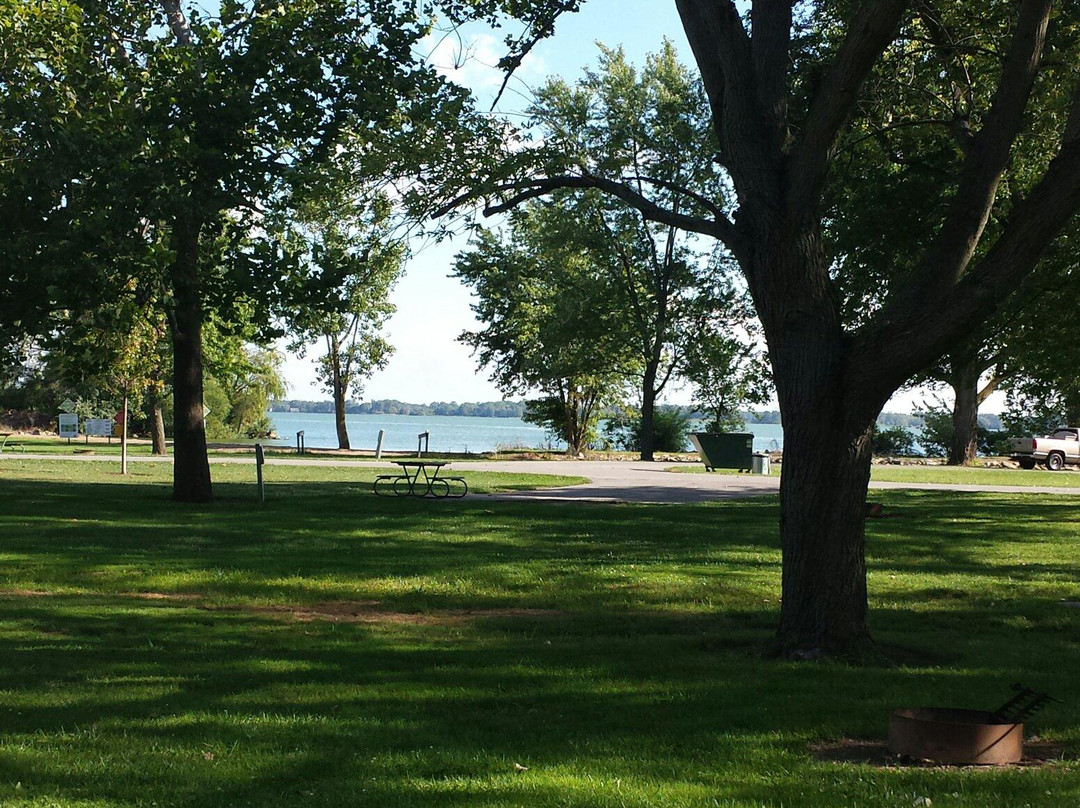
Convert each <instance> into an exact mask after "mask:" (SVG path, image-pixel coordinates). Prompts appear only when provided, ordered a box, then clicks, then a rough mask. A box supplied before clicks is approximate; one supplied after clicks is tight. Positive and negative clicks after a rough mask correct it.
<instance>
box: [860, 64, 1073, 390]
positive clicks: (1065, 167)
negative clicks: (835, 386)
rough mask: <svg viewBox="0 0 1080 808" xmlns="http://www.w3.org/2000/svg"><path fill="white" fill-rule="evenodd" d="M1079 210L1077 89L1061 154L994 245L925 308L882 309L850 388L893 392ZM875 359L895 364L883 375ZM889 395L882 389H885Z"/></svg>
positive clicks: (997, 301)
mask: <svg viewBox="0 0 1080 808" xmlns="http://www.w3.org/2000/svg"><path fill="white" fill-rule="evenodd" d="M1078 209H1080V84H1078V86H1077V88H1076V90H1075V91H1074V95H1073V102H1072V106H1071V113H1070V117H1069V120H1068V122H1067V124H1066V127H1065V135H1064V138H1063V142H1062V146H1061V149H1060V151H1059V152H1058V154H1057V156H1056V157H1055V158H1054V159H1053V160H1052V161H1051V162H1050V165H1049V166H1048V168H1047V170H1046V173H1045V174H1044V175H1043V178H1042V179H1041V180H1040V181H1039V183H1038V184H1037V185H1036V186H1035V187H1034V188H1033V189H1032V191H1031V192H1030V193H1029V194H1028V196H1027V198H1026V199H1025V200H1024V201H1023V202H1021V203H1020V204H1018V205H1017V206H1016V208H1015V209H1014V210H1013V211H1012V215H1011V216H1010V218H1009V220H1008V222H1006V224H1005V227H1004V229H1003V231H1002V233H1001V235H1000V236H999V237H998V239H997V241H996V242H995V244H994V245H993V247H991V248H990V250H989V251H988V252H987V253H986V255H985V256H984V257H983V258H982V259H981V260H980V261H979V263H978V265H977V266H975V267H974V268H972V269H969V270H968V272H967V273H966V274H965V275H964V277H963V278H962V279H961V280H960V281H959V282H958V283H957V284H956V285H955V286H953V287H952V289H950V290H947V291H946V292H944V293H943V294H942V295H940V296H939V297H937V298H936V299H934V300H933V301H932V302H931V303H928V304H927V305H924V306H921V307H916V306H912V305H907V306H905V307H903V308H902V309H901V308H898V307H891V306H887V307H886V309H885V311H883V312H882V315H881V317H880V322H881V323H882V325H881V326H879V327H878V328H876V329H871V330H868V331H867V332H866V333H864V334H861V335H859V336H857V337H856V339H855V342H854V345H853V346H852V363H851V366H850V368H851V373H852V374H853V376H852V381H851V383H852V384H859V385H873V386H878V385H881V388H880V389H883V390H884V389H886V388H887V389H889V390H891V389H894V387H895V386H896V385H899V384H901V383H903V381H904V380H905V379H907V378H908V377H909V376H911V375H912V374H913V373H915V372H916V371H918V369H919V368H920V367H924V366H925V365H927V364H929V363H930V362H932V361H934V360H935V359H936V358H937V357H938V356H940V355H941V354H943V353H945V351H946V350H948V349H949V347H950V346H951V345H953V344H955V343H956V342H957V341H958V340H959V339H961V338H962V337H963V336H964V334H965V333H966V332H968V331H969V330H970V329H971V328H972V327H974V326H975V325H976V324H977V323H979V322H980V321H981V320H984V319H985V318H986V317H987V316H989V315H990V314H991V313H993V312H994V311H995V310H997V309H999V308H1001V307H1002V306H1003V305H1004V304H1005V302H1006V300H1007V298H1008V295H1009V294H1010V293H1011V292H1012V291H1014V290H1015V289H1016V288H1017V287H1019V286H1020V285H1021V284H1022V283H1023V282H1024V281H1025V280H1026V279H1027V278H1028V276H1030V275H1031V273H1032V272H1033V271H1034V270H1035V268H1036V266H1037V265H1038V262H1039V259H1040V258H1041V257H1042V255H1043V253H1044V252H1045V250H1046V248H1047V247H1048V246H1049V245H1050V243H1051V242H1052V240H1053V239H1054V238H1055V237H1056V236H1057V235H1058V233H1060V231H1061V229H1062V228H1063V227H1064V226H1065V225H1066V224H1067V223H1068V222H1069V220H1070V219H1071V218H1072V217H1073V216H1074V215H1075V213H1076V211H1077V210H1078ZM882 356H896V357H899V358H900V359H901V361H899V362H897V363H895V365H894V364H893V363H890V365H889V367H885V366H884V365H883V363H882V362H881V361H880V358H881V357H882ZM890 384H891V385H893V387H888V385H890Z"/></svg>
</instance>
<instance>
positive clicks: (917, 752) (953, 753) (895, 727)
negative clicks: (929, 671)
mask: <svg viewBox="0 0 1080 808" xmlns="http://www.w3.org/2000/svg"><path fill="white" fill-rule="evenodd" d="M889 751H890V752H892V753H893V754H894V755H903V756H904V757H909V758H914V759H916V760H931V761H933V762H935V763H952V764H957V763H966V764H976V765H994V766H1000V765H1002V764H1005V763H1019V762H1020V760H1021V759H1022V758H1023V756H1024V725H1023V724H1017V723H1013V722H1011V721H1008V720H1007V719H1002V718H999V717H998V716H997V715H995V714H994V713H989V712H985V711H983V710H954V709H950V708H946V707H916V708H914V709H907V710H894V711H893V712H892V714H891V715H890V716H889Z"/></svg>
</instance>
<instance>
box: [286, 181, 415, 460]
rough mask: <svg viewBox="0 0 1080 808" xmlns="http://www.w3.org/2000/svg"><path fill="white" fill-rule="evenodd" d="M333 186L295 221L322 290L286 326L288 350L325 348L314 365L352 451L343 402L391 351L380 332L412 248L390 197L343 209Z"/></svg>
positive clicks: (352, 202)
mask: <svg viewBox="0 0 1080 808" xmlns="http://www.w3.org/2000/svg"><path fill="white" fill-rule="evenodd" d="M335 185H336V184H335V183H332V184H331V186H330V188H329V189H327V190H328V191H329V193H321V194H319V195H317V196H315V197H313V198H312V199H310V200H309V202H308V203H307V204H306V205H304V206H303V208H302V211H301V212H300V215H299V216H298V217H297V218H296V219H294V220H293V221H291V222H290V223H289V226H290V227H291V228H292V230H293V231H294V233H295V235H294V238H296V239H298V240H299V241H301V242H302V243H303V244H304V247H305V248H304V249H303V250H302V254H303V259H302V261H301V263H302V273H303V276H304V278H305V281H306V282H307V283H315V284H318V285H319V286H320V287H322V291H321V292H320V293H319V294H318V295H306V296H303V297H306V298H307V299H308V302H307V303H306V304H301V305H298V306H295V307H293V309H292V310H291V311H290V312H288V313H287V314H286V321H287V329H288V331H289V332H290V334H291V335H292V342H291V343H290V346H289V347H290V350H293V351H295V352H297V353H298V354H300V355H303V354H304V353H306V351H307V350H308V345H309V343H310V342H312V341H313V340H314V341H318V342H321V343H322V344H323V345H324V346H325V352H324V353H322V355H321V356H319V357H318V359H317V360H316V367H317V369H318V378H319V380H320V381H321V382H322V383H323V385H324V386H325V388H326V389H327V391H328V392H329V393H330V394H331V396H332V397H333V402H334V421H335V426H336V429H337V439H338V448H339V449H349V448H350V443H349V431H348V427H347V426H346V422H345V405H346V402H347V401H348V400H349V399H350V398H352V397H356V396H359V395H360V393H361V392H362V390H363V383H364V381H365V380H366V379H367V378H368V377H369V376H370V375H371V374H372V373H373V372H375V371H376V370H378V369H380V368H382V367H384V366H385V365H386V362H387V361H388V360H389V358H390V355H391V354H392V353H393V347H392V346H391V345H390V344H389V343H388V342H387V341H386V340H385V339H384V338H383V337H382V335H381V331H382V328H383V326H384V325H385V323H386V320H387V319H388V318H389V317H390V316H391V315H392V314H393V313H394V306H393V304H392V303H391V302H390V299H389V297H390V292H391V290H392V289H393V287H394V284H395V283H396V282H397V279H398V277H399V276H400V274H401V269H402V263H403V261H404V259H405V254H406V250H405V246H404V243H403V240H402V236H401V234H400V233H395V220H394V216H393V210H392V207H391V204H390V201H389V200H388V199H387V197H386V196H385V195H384V194H382V193H374V194H370V195H368V196H367V198H364V197H359V198H357V197H355V196H353V197H352V198H351V199H350V198H348V197H346V199H348V202H347V204H344V205H343V204H342V197H340V196H339V195H338V193H335V191H334V188H335ZM345 190H348V189H339V191H345ZM352 190H355V189H352Z"/></svg>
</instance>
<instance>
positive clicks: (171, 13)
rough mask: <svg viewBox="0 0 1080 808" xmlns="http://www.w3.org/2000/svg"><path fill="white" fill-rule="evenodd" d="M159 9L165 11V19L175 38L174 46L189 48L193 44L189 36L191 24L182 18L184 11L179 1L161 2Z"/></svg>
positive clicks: (185, 18) (168, 0)
mask: <svg viewBox="0 0 1080 808" xmlns="http://www.w3.org/2000/svg"><path fill="white" fill-rule="evenodd" d="M161 7H162V8H163V9H165V19H166V20H167V21H168V23H169V30H170V31H172V35H173V36H174V37H176V44H177V45H180V46H182V47H185V48H190V47H191V46H192V44H194V37H193V36H192V34H191V24H190V23H189V22H188V20H187V17H185V16H184V9H183V8H181V7H180V0H161Z"/></svg>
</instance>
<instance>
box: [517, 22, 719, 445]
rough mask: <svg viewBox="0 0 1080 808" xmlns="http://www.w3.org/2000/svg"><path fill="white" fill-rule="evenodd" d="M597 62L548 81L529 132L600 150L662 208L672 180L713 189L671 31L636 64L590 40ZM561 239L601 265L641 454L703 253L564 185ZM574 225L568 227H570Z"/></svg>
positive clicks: (692, 85) (699, 117) (678, 358)
mask: <svg viewBox="0 0 1080 808" xmlns="http://www.w3.org/2000/svg"><path fill="white" fill-rule="evenodd" d="M600 50H601V55H600V63H599V66H598V67H597V69H596V70H595V71H593V70H589V71H586V74H585V76H584V77H583V78H582V79H581V80H579V81H577V82H575V83H574V84H572V85H571V84H568V83H567V82H565V81H563V80H561V79H556V80H553V81H551V82H549V83H548V84H547V85H545V86H544V87H542V88H541V89H540V90H539V91H538V92H537V94H536V99H535V102H534V103H533V105H532V108H531V110H530V112H531V115H532V119H533V120H532V123H533V126H534V127H535V129H536V131H537V132H538V135H539V136H540V137H541V138H543V139H544V140H545V141H547V142H549V143H550V144H552V146H553V147H555V148H558V149H559V150H561V151H562V152H564V153H574V154H587V155H603V158H602V159H603V160H604V163H605V165H606V166H607V167H608V170H612V171H619V172H622V173H624V174H627V175H629V176H630V177H632V178H633V181H634V182H635V183H636V187H637V188H638V190H639V191H640V190H641V189H642V187H643V186H644V184H646V183H649V182H651V183H654V185H655V187H657V188H658V189H659V191H660V192H661V194H662V195H663V196H664V199H665V203H666V204H667V205H669V206H670V207H671V208H673V209H678V208H679V206H680V205H682V204H684V200H683V199H682V198H681V195H682V194H683V193H685V192H684V191H682V190H681V188H683V187H692V188H694V189H696V192H697V193H702V192H707V193H712V194H719V193H721V191H722V179H723V178H722V172H721V171H720V170H719V168H718V167H717V166H716V165H715V163H714V162H713V161H712V160H711V159H710V158H709V153H710V151H711V149H710V146H711V144H712V143H713V135H712V131H711V128H710V116H709V108H708V101H707V99H706V96H705V91H704V88H703V87H702V84H701V82H700V80H698V79H696V78H695V77H694V76H693V75H692V74H691V72H690V70H689V69H688V68H686V67H685V66H684V65H682V64H681V63H680V62H679V60H678V58H677V55H676V53H675V48H674V46H673V45H672V43H671V42H670V41H665V42H664V43H663V47H662V48H661V50H660V51H659V52H658V53H655V54H651V55H649V56H648V57H646V61H645V66H644V67H643V68H642V69H641V71H640V72H639V71H638V70H636V69H635V68H634V66H633V65H632V64H630V63H629V62H628V61H627V59H626V56H625V54H624V53H623V51H622V50H621V49H614V50H613V49H608V48H604V47H603V46H600ZM559 203H560V206H561V207H562V208H563V210H564V216H565V219H564V222H563V225H562V226H563V228H564V229H565V230H567V231H568V233H567V238H569V239H572V240H574V241H575V242H577V243H581V244H583V245H586V246H587V249H588V250H589V252H590V253H591V255H592V256H593V260H594V261H595V262H596V264H597V265H598V266H599V267H602V268H606V269H607V271H608V273H609V275H611V279H612V283H611V287H612V289H614V291H615V293H616V294H617V296H618V300H619V301H621V303H622V310H623V317H625V319H626V321H627V326H628V329H627V335H628V338H629V339H630V340H631V343H630V344H631V346H632V348H633V351H634V353H635V354H636V356H637V360H638V362H637V366H638V368H639V382H638V387H639V390H640V398H641V429H640V431H641V434H640V451H641V459H642V460H652V458H653V449H654V434H653V433H654V428H653V417H654V411H655V407H656V401H657V398H658V397H659V396H660V395H661V394H662V393H663V391H664V390H665V388H666V387H667V385H668V383H669V382H670V380H671V379H672V378H673V377H674V376H676V375H677V374H678V373H679V372H680V370H681V369H682V365H683V360H684V358H685V356H686V355H687V352H688V346H687V341H688V340H693V339H695V338H696V335H695V334H693V333H692V331H691V328H692V325H693V321H694V319H695V317H696V303H698V302H699V301H698V295H697V294H696V290H697V289H698V287H699V286H702V285H704V283H705V282H704V281H702V276H703V275H706V274H715V270H716V267H715V266H710V265H709V264H708V261H707V257H708V255H707V254H706V255H702V254H701V250H700V249H695V245H694V244H693V241H692V239H690V238H688V237H687V236H686V234H685V233H683V232H681V231H679V230H678V229H676V228H675V227H673V226H672V225H670V224H667V225H664V224H657V223H655V222H652V221H650V220H649V219H648V218H647V217H645V216H643V215H642V214H641V212H640V211H637V210H636V209H634V208H633V207H631V206H629V205H626V204H625V203H623V202H621V201H620V200H617V199H611V198H608V199H606V200H605V198H604V197H603V196H602V195H598V194H597V193H595V192H592V193H588V194H584V193H582V194H576V195H570V194H563V195H562V196H561V197H560V198H559ZM570 231H573V232H570Z"/></svg>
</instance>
